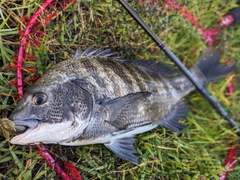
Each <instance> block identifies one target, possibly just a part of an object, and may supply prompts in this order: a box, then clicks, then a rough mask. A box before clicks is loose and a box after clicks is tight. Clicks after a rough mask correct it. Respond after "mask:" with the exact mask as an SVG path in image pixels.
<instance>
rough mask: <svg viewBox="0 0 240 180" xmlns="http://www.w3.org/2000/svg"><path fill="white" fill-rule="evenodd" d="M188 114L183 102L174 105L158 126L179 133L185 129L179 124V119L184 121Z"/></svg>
mask: <svg viewBox="0 0 240 180" xmlns="http://www.w3.org/2000/svg"><path fill="white" fill-rule="evenodd" d="M187 113H188V107H187V105H186V104H185V103H184V101H183V100H182V101H180V102H178V103H177V104H175V105H174V107H173V108H172V110H171V111H170V113H169V114H168V115H167V116H166V118H165V120H164V122H163V123H160V126H163V127H165V128H168V129H170V130H172V131H176V132H179V131H180V130H182V129H183V128H185V125H184V124H181V123H179V122H178V121H179V119H185V117H186V116H187Z"/></svg>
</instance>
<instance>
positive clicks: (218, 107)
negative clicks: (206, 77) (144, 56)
mask: <svg viewBox="0 0 240 180" xmlns="http://www.w3.org/2000/svg"><path fill="white" fill-rule="evenodd" d="M118 1H119V3H120V4H121V5H122V6H123V7H124V8H125V10H127V12H128V13H129V14H130V15H131V16H132V17H133V18H134V19H135V20H136V22H137V23H138V24H139V25H140V26H141V27H142V28H143V29H144V30H145V31H146V33H147V34H148V35H149V36H150V37H151V38H152V39H153V41H155V42H156V44H157V45H158V46H159V47H160V49H161V50H163V51H164V52H165V54H166V55H167V56H168V57H169V58H170V59H171V60H172V61H173V62H174V63H175V64H176V65H177V66H178V68H179V69H180V70H181V71H182V72H183V73H184V74H185V75H186V76H187V78H188V79H189V80H190V81H191V82H192V83H193V85H194V86H195V87H196V89H198V90H199V91H200V92H201V94H202V95H203V96H204V97H205V98H206V99H207V100H208V102H210V104H211V105H212V106H213V107H214V108H215V109H216V110H217V112H218V113H219V114H221V115H222V117H224V118H225V119H226V120H227V121H228V122H229V123H230V124H231V126H232V127H233V128H234V129H236V130H237V135H239V136H240V127H239V126H238V124H237V123H236V122H235V121H234V120H233V119H232V118H231V117H230V116H229V115H228V113H227V112H226V111H225V110H224V108H223V107H222V106H221V105H220V104H219V103H218V102H217V101H216V100H215V99H214V98H213V97H212V96H211V95H210V94H209V93H208V92H207V90H206V89H205V88H204V86H203V85H201V84H200V83H199V82H198V81H197V80H196V79H195V78H194V76H193V75H192V74H191V73H190V72H189V71H188V69H187V68H186V67H185V66H184V65H183V64H182V63H181V61H180V60H179V59H178V58H177V57H176V56H175V55H174V54H173V53H172V52H171V51H170V50H169V49H168V48H167V47H166V46H165V44H164V43H163V42H161V40H160V39H159V38H158V37H157V36H156V35H155V34H154V32H153V31H152V30H151V29H150V28H149V27H148V26H147V25H146V24H145V23H144V21H143V20H142V19H141V18H140V17H139V16H138V14H137V13H136V12H135V11H134V10H133V9H132V8H131V7H130V6H129V5H128V3H127V2H126V1H125V0H118Z"/></svg>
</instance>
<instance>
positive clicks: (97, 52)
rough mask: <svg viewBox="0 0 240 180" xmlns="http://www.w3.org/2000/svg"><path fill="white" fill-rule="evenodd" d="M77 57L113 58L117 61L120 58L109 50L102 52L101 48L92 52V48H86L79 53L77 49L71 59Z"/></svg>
mask: <svg viewBox="0 0 240 180" xmlns="http://www.w3.org/2000/svg"><path fill="white" fill-rule="evenodd" d="M79 56H101V57H113V58H115V59H119V58H120V57H119V56H117V54H116V53H115V52H112V51H111V49H106V50H103V49H101V48H99V49H95V50H93V49H92V47H91V46H90V47H88V48H87V49H86V50H85V51H83V52H81V51H80V50H79V49H77V51H76V53H75V55H74V56H73V57H79Z"/></svg>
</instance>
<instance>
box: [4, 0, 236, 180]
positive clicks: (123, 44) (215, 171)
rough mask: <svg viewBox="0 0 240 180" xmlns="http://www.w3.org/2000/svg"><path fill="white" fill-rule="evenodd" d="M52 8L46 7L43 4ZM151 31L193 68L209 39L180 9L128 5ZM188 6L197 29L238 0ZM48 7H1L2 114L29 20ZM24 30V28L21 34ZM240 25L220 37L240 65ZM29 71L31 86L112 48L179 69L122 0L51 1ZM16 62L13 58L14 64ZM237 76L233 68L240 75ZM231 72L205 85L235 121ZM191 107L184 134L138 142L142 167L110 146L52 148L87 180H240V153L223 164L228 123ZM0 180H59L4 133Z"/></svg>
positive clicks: (10, 103)
mask: <svg viewBox="0 0 240 180" xmlns="http://www.w3.org/2000/svg"><path fill="white" fill-rule="evenodd" d="M45 2H46V1H45ZM128 2H129V3H130V4H131V6H132V7H133V8H134V9H135V10H136V11H137V12H138V13H139V15H140V16H141V17H142V18H143V20H144V21H145V22H146V23H147V24H148V25H149V27H150V28H151V29H152V30H153V31H154V32H155V33H156V34H157V35H158V37H160V39H161V40H162V41H163V42H164V43H165V44H166V45H167V46H168V47H169V49H171V50H172V51H173V52H174V53H175V54H176V55H177V57H178V58H179V59H181V60H182V62H183V63H184V64H185V65H186V66H190V65H191V64H193V63H194V62H195V61H196V60H197V59H198V57H200V55H201V53H202V51H203V50H204V49H206V41H205V40H204V39H203V38H202V37H201V35H200V34H199V33H198V31H197V30H196V28H194V27H193V26H192V25H191V23H189V22H188V21H187V20H186V19H184V18H182V17H181V15H180V13H179V11H178V10H176V9H175V10H171V9H168V8H164V6H165V5H166V4H165V2H163V1H156V2H154V3H152V1H128ZM176 2H177V3H178V4H179V5H180V6H181V7H183V6H184V7H186V8H187V9H188V10H189V11H191V12H193V15H194V16H195V17H196V19H197V20H198V21H199V24H200V26H203V27H205V28H213V27H214V25H217V24H218V21H219V18H220V17H222V16H224V15H225V14H226V13H227V12H228V11H229V10H230V9H231V8H233V7H234V6H236V4H235V3H234V1H228V2H225V1H217V2H213V1H180V0H179V1H176ZM42 3H44V2H43V1H9V2H5V3H3V4H2V5H1V7H0V9H1V12H2V13H1V14H0V15H1V18H2V19H3V22H2V24H1V29H0V30H1V31H0V41H2V45H1V44H0V50H1V52H0V53H1V56H0V58H1V59H2V60H1V61H0V65H1V68H0V79H1V81H0V89H1V92H0V108H1V112H0V117H1V118H3V117H8V116H9V114H10V113H11V111H12V110H13V108H14V106H15V105H16V103H17V102H18V94H17V88H16V73H15V70H16V68H17V67H16V65H15V64H16V62H15V61H17V59H16V56H17V52H18V49H19V39H21V38H22V36H23V31H24V30H25V27H26V24H27V23H28V22H29V21H30V20H31V18H32V17H33V16H32V15H33V14H34V12H36V11H37V10H38V8H39V5H40V4H42ZM18 29H20V31H18ZM239 29H240V28H239V24H237V25H235V26H231V27H228V28H226V29H223V30H222V31H221V32H220V33H219V36H218V39H219V41H221V43H222V46H223V48H224V55H223V59H226V58H231V60H232V61H234V62H235V63H236V64H239V62H237V60H238V59H239V53H238V51H239V50H238V48H237V47H239V44H240V41H239V38H236V37H239V35H240V31H239ZM31 32H32V33H31V34H29V42H28V44H27V47H26V48H25V51H26V54H25V59H24V63H23V65H22V69H23V80H24V81H23V82H24V87H30V86H31V84H32V83H33V82H34V81H35V80H36V79H37V78H38V77H39V76H41V75H42V74H43V73H44V72H45V71H46V70H47V69H48V68H49V67H51V65H53V64H56V63H58V62H60V61H64V60H66V59H68V58H70V57H71V56H72V55H73V54H74V53H75V51H76V49H78V48H80V49H81V50H84V49H86V48H87V47H89V46H93V47H95V48H99V47H101V48H111V49H112V50H113V51H116V52H118V54H119V55H120V56H122V57H123V58H126V59H146V60H147V59H153V60H156V61H164V62H165V63H167V64H169V65H172V64H173V63H172V62H171V61H170V60H169V59H168V58H167V57H166V56H165V55H164V53H163V52H161V51H160V50H159V48H158V47H157V46H156V45H155V43H154V42H153V41H152V40H151V39H150V38H149V37H148V35H147V34H146V33H145V32H144V31H143V30H142V29H141V27H140V26H139V25H137V24H136V22H135V21H134V20H133V19H132V18H131V17H130V15H128V13H127V12H126V11H125V10H124V9H123V8H122V7H121V5H120V4H119V3H118V2H117V1H101V2H100V1H94V0H81V1H76V2H74V1H54V2H53V3H51V5H49V6H48V7H46V8H45V9H44V11H43V13H42V14H41V15H40V16H39V17H38V18H37V23H36V24H34V25H33V30H32V31H31ZM14 57H15V58H14ZM238 74H239V72H236V79H238ZM231 78H233V77H232V76H228V77H226V78H223V79H221V80H219V81H217V82H216V83H212V84H210V85H208V86H207V89H208V90H209V91H210V93H211V94H213V96H214V97H216V98H217V99H218V100H219V102H221V103H222V104H223V105H224V107H225V109H226V111H228V112H229V113H230V115H231V117H232V118H234V119H238V112H239V107H240V106H239V105H240V104H239V102H240V101H239V91H238V89H239V88H238V87H239V84H238V83H237V82H236V83H235V90H236V92H235V93H234V95H232V96H228V94H227V92H226V90H225V89H226V87H227V82H229V81H230V80H231ZM187 102H188V105H189V107H190V110H189V114H188V117H187V118H186V120H184V121H183V123H185V124H186V125H187V128H186V129H184V130H183V131H182V132H181V133H174V132H172V131H169V130H167V129H163V128H158V129H155V130H152V131H150V132H147V133H144V134H140V135H138V136H137V140H138V141H137V142H136V144H135V147H136V149H137V151H138V153H139V154H138V157H139V159H140V162H141V163H140V165H139V166H135V165H133V164H131V163H129V162H126V161H124V160H121V159H120V158H118V157H116V156H115V155H113V154H112V153H111V152H110V151H109V150H108V149H106V148H105V147H104V146H103V145H88V146H81V147H65V146H58V145H46V147H47V148H48V149H49V152H50V153H51V154H52V155H53V156H54V157H55V160H56V161H57V162H58V163H59V165H60V166H61V167H62V169H64V168H66V167H65V165H64V162H66V161H71V162H73V163H74V164H75V166H76V168H77V169H78V170H79V172H80V173H81V175H82V177H83V179H202V180H204V179H220V177H221V175H222V174H223V172H226V173H227V176H228V179H234V180H235V179H239V178H240V175H239V174H240V162H239V161H238V154H239V153H240V150H239V149H238V148H237V149H236V150H235V151H232V152H231V153H232V154H231V155H233V154H234V153H235V154H234V156H233V157H234V160H233V165H234V166H232V167H234V168H233V169H231V168H230V169H228V168H226V167H225V159H226V158H227V157H228V156H229V149H231V148H232V147H233V146H236V147H238V146H239V141H238V137H236V135H235V133H234V132H232V130H231V127H230V126H229V125H228V123H227V122H226V121H225V120H224V119H223V118H222V117H221V116H220V115H219V114H217V113H216V112H215V110H214V109H213V108H212V107H211V106H210V105H209V104H208V103H207V102H206V101H205V100H204V98H203V97H202V96H201V95H199V93H197V92H194V93H192V94H190V95H189V96H188V98H187ZM0 179H60V177H59V176H58V175H56V173H55V172H54V170H53V169H52V168H50V167H49V166H48V165H47V164H46V162H45V161H44V160H43V159H42V157H41V155H40V153H39V152H37V151H36V147H35V146H16V145H11V144H10V143H9V142H8V140H6V139H5V138H4V137H0Z"/></svg>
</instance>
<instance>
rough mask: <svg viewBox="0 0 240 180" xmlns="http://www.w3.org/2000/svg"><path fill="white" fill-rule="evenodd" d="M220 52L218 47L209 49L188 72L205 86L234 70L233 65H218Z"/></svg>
mask: <svg viewBox="0 0 240 180" xmlns="http://www.w3.org/2000/svg"><path fill="white" fill-rule="evenodd" d="M221 55H222V53H221V50H220V49H219V47H215V48H209V49H208V50H207V51H206V52H205V53H204V54H203V55H202V56H201V57H200V58H199V59H198V61H197V62H196V63H195V65H194V66H193V67H191V68H190V72H191V73H192V74H193V75H194V76H195V77H196V78H197V80H198V81H199V82H200V83H202V84H206V83H208V82H211V81H213V80H215V79H218V78H220V77H222V76H224V75H226V74H229V73H230V72H233V71H234V70H235V69H236V66H235V65H234V64H228V63H220V62H219V60H220V59H221Z"/></svg>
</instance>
